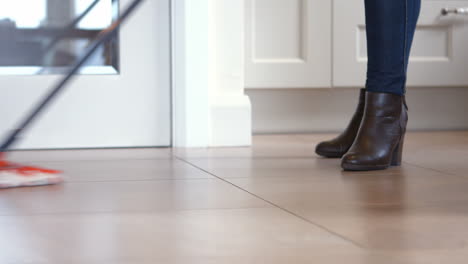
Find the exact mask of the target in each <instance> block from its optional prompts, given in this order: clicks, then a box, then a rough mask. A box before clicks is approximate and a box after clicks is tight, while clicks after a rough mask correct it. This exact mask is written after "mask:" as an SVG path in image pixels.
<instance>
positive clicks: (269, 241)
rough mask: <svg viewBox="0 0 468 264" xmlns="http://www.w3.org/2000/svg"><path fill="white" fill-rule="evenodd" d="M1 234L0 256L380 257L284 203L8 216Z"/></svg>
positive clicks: (56, 259) (23, 259) (134, 259)
mask: <svg viewBox="0 0 468 264" xmlns="http://www.w3.org/2000/svg"><path fill="white" fill-rule="evenodd" d="M0 233H1V234H2V235H1V236H0V247H1V248H2V250H1V252H0V262H1V263H41V264H55V263H72V264H73V263H136V264H138V263H304V264H305V263H312V262H311V261H314V262H316V261H320V262H319V263H331V264H333V263H340V264H341V263H351V264H353V263H368V262H367V261H369V260H372V259H375V256H372V254H369V253H366V252H364V251H362V250H361V249H359V248H357V247H356V246H354V245H352V244H350V243H348V242H346V241H344V240H342V239H341V238H339V237H335V236H333V235H330V234H329V233H327V232H326V231H323V230H322V229H320V228H317V227H315V226H313V225H310V224H309V223H307V222H304V221H302V220H300V219H297V218H295V217H292V216H291V215H289V214H286V213H284V212H282V211H280V210H277V209H244V210H205V211H183V212H164V213H157V214H148V213H144V214H94V215H73V214H71V215H37V216H28V217H18V216H2V217H0ZM239 261H240V262H239ZM316 263H318V262H316ZM379 263H395V262H386V261H381V262H379Z"/></svg>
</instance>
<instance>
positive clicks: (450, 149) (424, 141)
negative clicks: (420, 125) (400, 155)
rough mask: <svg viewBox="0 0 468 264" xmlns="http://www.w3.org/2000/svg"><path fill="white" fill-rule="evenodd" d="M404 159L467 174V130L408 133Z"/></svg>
mask: <svg viewBox="0 0 468 264" xmlns="http://www.w3.org/2000/svg"><path fill="white" fill-rule="evenodd" d="M404 154H405V156H404V159H405V161H407V162H409V163H411V164H415V165H419V166H422V167H426V168H431V169H434V170H439V171H442V172H446V173H451V174H458V175H465V176H468V173H467V171H468V132H466V131H456V132H430V133H429V132H419V133H409V134H408V136H407V139H406V140H405V153H404Z"/></svg>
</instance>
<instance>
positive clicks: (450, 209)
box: [288, 202, 468, 263]
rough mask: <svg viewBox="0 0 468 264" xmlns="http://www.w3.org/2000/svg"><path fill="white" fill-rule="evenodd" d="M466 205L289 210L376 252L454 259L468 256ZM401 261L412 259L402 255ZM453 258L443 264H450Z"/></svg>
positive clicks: (289, 208) (290, 208) (301, 208)
mask: <svg viewBox="0 0 468 264" xmlns="http://www.w3.org/2000/svg"><path fill="white" fill-rule="evenodd" d="M466 204H467V203H466V202H464V203H453V204H451V205H443V206H417V207H415V206H412V207H406V206H404V205H396V206H360V207H359V206H338V205H337V206H328V207H318V206H317V207H313V206H302V207H301V206H298V207H295V206H291V207H288V210H290V211H292V212H294V213H296V214H298V215H301V216H303V217H305V218H306V219H309V220H310V221H311V222H313V223H316V224H318V225H321V226H323V227H325V228H327V229H329V230H333V232H336V233H338V234H340V235H342V236H344V237H347V238H349V239H350V240H353V241H355V242H357V243H359V244H361V245H363V246H365V247H366V248H368V249H370V250H372V251H375V250H379V251H394V252H395V253H394V254H395V255H396V256H398V255H399V254H400V253H402V252H413V253H414V254H415V255H417V252H418V251H426V253H428V252H429V251H433V253H437V252H438V251H446V253H447V252H448V251H453V254H454V256H452V257H454V258H456V256H455V255H456V254H459V253H460V252H462V251H464V252H465V256H467V255H466V252H468V230H467V229H466V224H467V223H468V210H467V207H466ZM419 254H422V253H421V252H420V253H419ZM410 255H411V254H410ZM446 257H447V255H446ZM399 259H401V260H404V259H406V260H407V259H408V258H407V257H406V258H405V257H404V256H400V257H399ZM449 259H451V258H450V257H449V258H447V259H446V261H443V262H439V263H447V261H448V260H449ZM420 263H422V262H420ZM434 263H436V262H434ZM450 263H453V262H450ZM457 263H462V262H457Z"/></svg>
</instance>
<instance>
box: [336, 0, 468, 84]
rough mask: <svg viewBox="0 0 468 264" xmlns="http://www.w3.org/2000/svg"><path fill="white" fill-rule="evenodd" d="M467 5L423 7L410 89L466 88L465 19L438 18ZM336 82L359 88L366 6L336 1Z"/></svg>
mask: <svg viewBox="0 0 468 264" xmlns="http://www.w3.org/2000/svg"><path fill="white" fill-rule="evenodd" d="M445 7H448V8H460V7H468V1H423V5H422V10H421V16H420V19H419V24H418V28H417V32H416V35H415V39H414V44H413V49H412V53H411V58H410V65H409V70H408V71H409V72H408V86H426V87H427V86H467V85H468V14H466V15H463V14H458V15H453V14H451V15H448V16H443V15H441V10H442V9H443V8H445ZM334 11H335V12H334V34H333V35H334V47H333V48H334V63H333V64H334V66H333V71H334V78H333V85H334V86H338V87H340V86H341V87H347V86H353V87H357V86H362V85H364V83H365V76H366V68H367V52H366V35H365V24H364V21H365V16H364V3H363V1H362V0H335V1H334Z"/></svg>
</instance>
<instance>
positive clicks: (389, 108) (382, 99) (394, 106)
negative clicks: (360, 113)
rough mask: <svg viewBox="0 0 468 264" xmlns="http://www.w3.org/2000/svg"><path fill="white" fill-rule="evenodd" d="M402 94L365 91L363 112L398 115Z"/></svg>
mask: <svg viewBox="0 0 468 264" xmlns="http://www.w3.org/2000/svg"><path fill="white" fill-rule="evenodd" d="M403 100H404V99H403V96H401V95H396V94H391V93H376V92H367V93H366V106H365V112H366V115H367V116H376V117H379V116H381V117H389V116H400V115H401V112H402V104H403Z"/></svg>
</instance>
